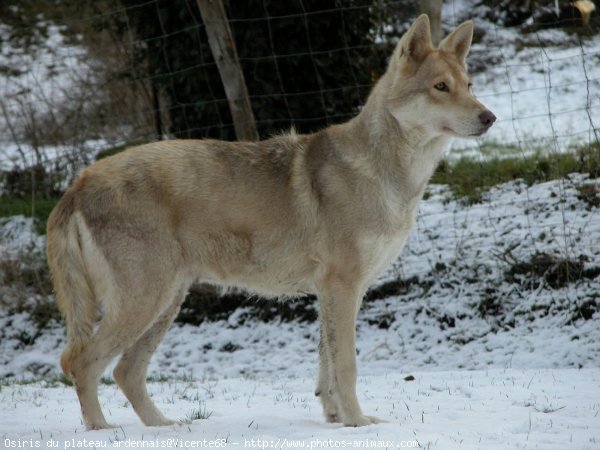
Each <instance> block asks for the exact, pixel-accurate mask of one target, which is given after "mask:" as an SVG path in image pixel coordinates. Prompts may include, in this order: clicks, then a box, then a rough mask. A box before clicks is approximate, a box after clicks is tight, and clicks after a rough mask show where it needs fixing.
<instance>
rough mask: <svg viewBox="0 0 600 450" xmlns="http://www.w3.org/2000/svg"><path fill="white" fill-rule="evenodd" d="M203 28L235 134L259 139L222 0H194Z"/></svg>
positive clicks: (248, 139) (238, 136)
mask: <svg viewBox="0 0 600 450" xmlns="http://www.w3.org/2000/svg"><path fill="white" fill-rule="evenodd" d="M196 3H197V4H198V8H199V9H200V14H201V15H202V21H203V22H204V26H205V27H206V34H207V35H208V43H209V45H210V50H211V52H212V54H213V57H214V58H215V61H216V63H217V68H218V69H219V75H220V76H221V81H222V83H223V88H224V89H225V95H226V96H227V101H228V102H229V109H230V111H231V117H232V118H233V125H234V127H235V134H236V136H237V138H238V140H240V141H256V140H258V132H257V131H256V122H255V120H254V114H253V113H252V108H251V106H250V99H249V97H248V89H247V88H246V82H245V81H244V74H243V72H242V69H241V67H240V63H239V60H238V54H237V49H236V47H235V41H234V40H233V35H232V33H231V29H230V28H229V23H228V22H227V14H226V13H225V8H224V7H223V2H222V0H196Z"/></svg>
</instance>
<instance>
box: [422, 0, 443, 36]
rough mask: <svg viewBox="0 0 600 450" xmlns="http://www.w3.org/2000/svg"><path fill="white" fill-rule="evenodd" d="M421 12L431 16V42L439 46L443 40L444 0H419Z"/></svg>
mask: <svg viewBox="0 0 600 450" xmlns="http://www.w3.org/2000/svg"><path fill="white" fill-rule="evenodd" d="M419 4H420V6H421V13H423V14H427V15H428V16H429V23H430V24H431V43H432V44H433V46H434V47H437V46H438V45H439V43H440V41H441V40H442V0H419Z"/></svg>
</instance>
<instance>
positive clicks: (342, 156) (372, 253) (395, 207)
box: [48, 15, 496, 429]
mask: <svg viewBox="0 0 600 450" xmlns="http://www.w3.org/2000/svg"><path fill="white" fill-rule="evenodd" d="M472 36H473V23H472V22H471V21H467V22H464V23H463V24H461V25H460V26H458V27H457V28H456V29H455V30H454V31H453V32H452V33H451V34H450V35H449V36H448V37H446V38H445V39H444V40H443V41H442V42H441V43H440V45H439V48H434V47H433V46H432V44H431V37H430V27H429V19H428V18H427V16H425V15H422V16H420V17H419V18H418V19H417V20H416V21H415V22H414V23H413V24H412V26H411V27H410V29H409V30H408V31H407V32H406V33H405V34H404V36H403V37H402V39H401V40H400V41H399V43H398V45H397V47H396V49H395V50H394V53H393V55H392V56H391V59H390V61H389V65H388V69H387V71H386V72H385V74H384V75H383V76H382V77H381V78H380V79H379V81H378V82H377V83H376V84H375V86H374V87H373V89H372V92H371V93H370V95H369V97H368V99H367V101H366V104H365V105H364V107H363V108H362V110H361V111H360V113H359V114H358V115H357V116H356V117H354V118H353V119H351V120H350V121H349V122H347V123H343V124H339V125H332V126H330V127H328V128H326V129H323V130H321V131H319V132H316V133H314V134H306V135H303V134H297V133H295V132H290V133H288V134H286V135H279V136H275V137H272V138H269V139H266V140H263V141H260V142H222V141H216V140H170V141H163V142H156V143H152V144H147V145H142V146H138V147H135V148H131V149H128V150H126V151H124V152H122V153H120V154H117V155H114V156H112V157H110V158H107V159H104V160H100V161H98V162H96V163H95V164H93V165H92V166H90V167H88V168H86V169H85V170H83V171H82V173H81V174H80V176H79V178H78V179H77V180H76V181H75V182H74V183H73V185H72V186H71V187H70V188H69V189H68V190H67V192H66V193H65V194H64V196H63V197H62V199H61V200H60V202H59V203H58V205H57V206H56V208H55V209H54V211H53V212H52V214H51V216H50V219H49V221H48V261H49V263H50V269H51V272H52V275H53V279H54V287H55V290H56V296H57V300H58V306H59V308H60V311H61V313H62V314H63V315H64V318H65V321H66V328H67V341H68V343H67V347H66V349H65V351H64V353H63V354H62V357H61V366H62V369H63V371H64V372H65V374H67V375H69V376H71V377H72V379H73V380H74V383H75V386H76V389H77V395H78V397H79V401H80V403H81V410H82V414H83V420H84V422H85V424H86V426H87V427H88V428H90V429H99V428H107V427H109V426H110V425H109V424H108V423H107V422H106V420H105V418H104V415H103V414H102V411H101V409H100V404H99V401H98V392H97V389H98V382H99V379H100V376H101V374H102V373H103V371H104V370H105V369H106V367H107V365H108V364H109V363H110V361H111V360H112V359H114V358H115V357H117V356H119V355H121V358H120V361H119V362H118V364H117V366H116V367H115V369H114V372H113V374H114V378H115V381H116V383H117V384H118V385H119V387H120V388H121V389H122V390H123V392H124V393H125V395H126V396H127V398H128V399H129V401H130V402H131V405H132V406H133V408H134V409H135V411H136V413H137V414H138V416H139V417H140V419H141V420H142V421H143V422H144V423H145V424H146V425H150V426H156V425H168V424H173V423H175V422H174V421H171V420H169V419H167V418H166V417H165V416H163V415H162V413H161V412H160V411H159V410H158V408H157V407H156V406H155V404H154V403H153V402H152V400H151V399H150V397H149V395H148V392H147V390H146V371H147V368H148V362H149V360H150V357H151V355H152V353H153V352H154V351H155V349H156V347H157V346H158V344H159V343H160V341H161V340H162V338H163V337H164V335H165V333H166V332H167V330H168V328H169V327H170V325H171V323H172V322H173V320H174V318H175V316H176V315H177V313H178V311H179V307H180V305H181V303H182V301H183V299H184V297H185V294H186V292H187V290H188V288H189V286H190V285H191V284H193V283H194V282H206V283H214V284H217V285H222V286H238V287H240V288H243V289H246V290H248V291H250V292H254V293H258V294H262V295H266V296H273V297H284V298H286V297H293V296H299V295H304V294H307V293H313V294H316V295H317V296H318V298H319V304H320V308H319V324H320V344H319V362H320V365H319V374H318V381H317V387H316V392H315V394H316V395H317V396H319V397H320V399H321V402H322V406H323V411H324V414H325V419H326V420H327V421H328V422H341V423H343V424H344V425H347V426H363V425H369V424H372V423H377V422H379V419H377V418H375V417H371V416H367V415H365V414H363V412H362V410H361V408H360V405H359V402H358V399H357V396H356V357H355V321H356V315H357V312H358V310H359V308H360V305H361V301H362V298H363V295H364V294H365V292H366V290H367V288H368V287H369V284H370V283H372V282H373V281H374V280H375V279H376V277H377V276H378V274H380V273H381V272H382V270H384V269H385V268H386V267H387V266H388V265H389V264H390V263H391V262H392V261H394V260H395V259H396V258H397V257H398V256H399V254H400V251H401V250H402V247H403V246H404V244H405V242H406V239H407V236H408V234H409V232H410V229H411V227H412V226H413V223H414V221H415V215H416V209H417V204H418V202H419V200H420V199H421V197H422V196H423V192H424V190H425V187H426V185H427V182H428V181H429V178H430V177H431V175H432V173H433V171H434V169H435V168H436V166H437V164H438V162H439V161H440V159H441V158H442V156H443V154H444V152H445V150H446V149H447V147H448V144H449V141H450V140H451V138H452V137H455V136H458V137H468V136H480V135H482V134H483V133H485V132H486V131H487V130H488V129H489V128H490V126H491V125H492V124H493V123H494V121H495V120H496V117H495V116H494V114H492V113H491V112H490V111H489V110H488V109H487V108H486V107H485V106H483V105H482V104H481V103H480V102H478V101H477V100H476V99H475V98H474V96H473V95H472V94H471V91H470V87H471V83H470V81H469V77H468V75H467V71H466V68H465V57H466V55H467V53H468V51H469V49H470V46H471V40H472Z"/></svg>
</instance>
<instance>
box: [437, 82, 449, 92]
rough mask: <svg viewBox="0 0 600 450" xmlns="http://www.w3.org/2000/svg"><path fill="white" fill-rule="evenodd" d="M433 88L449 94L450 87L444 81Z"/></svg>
mask: <svg viewBox="0 0 600 450" xmlns="http://www.w3.org/2000/svg"><path fill="white" fill-rule="evenodd" d="M433 87H434V88H436V89H437V90H438V91H442V92H448V90H449V89H448V86H447V85H446V83H444V82H443V81H440V82H439V83H438V84H436V85H435V86H433Z"/></svg>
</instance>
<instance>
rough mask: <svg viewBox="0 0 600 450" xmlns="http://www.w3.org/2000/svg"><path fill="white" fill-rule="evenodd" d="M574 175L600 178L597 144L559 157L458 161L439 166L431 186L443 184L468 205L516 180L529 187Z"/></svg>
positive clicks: (462, 159) (599, 152)
mask: <svg viewBox="0 0 600 450" xmlns="http://www.w3.org/2000/svg"><path fill="white" fill-rule="evenodd" d="M495 153H498V152H495ZM511 154H512V153H511ZM574 172H580V173H588V174H590V176H591V177H593V178H596V177H598V176H600V144H598V143H595V144H592V145H589V146H584V147H579V148H577V149H574V150H573V151H571V152H568V153H561V154H547V153H541V152H539V151H538V152H536V153H533V154H531V155H528V156H515V157H512V156H510V157H503V158H497V157H496V158H492V159H485V160H481V161H476V160H473V159H471V158H461V159H459V160H458V161H456V162H453V163H442V164H440V166H439V167H438V169H437V171H436V172H435V173H434V175H433V177H432V179H431V182H432V183H437V184H447V185H448V186H450V188H451V189H452V191H453V192H454V194H455V195H456V196H457V197H459V198H464V199H465V200H466V201H467V203H469V204H472V203H478V202H480V201H481V194H482V193H484V192H486V191H487V190H489V189H490V188H491V187H493V186H496V185H498V184H501V183H506V182H509V181H513V180H517V179H520V180H523V181H524V182H525V183H526V184H527V185H532V184H534V183H540V182H545V181H550V180H555V179H559V178H563V177H565V176H567V175H568V174H570V173H574Z"/></svg>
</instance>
